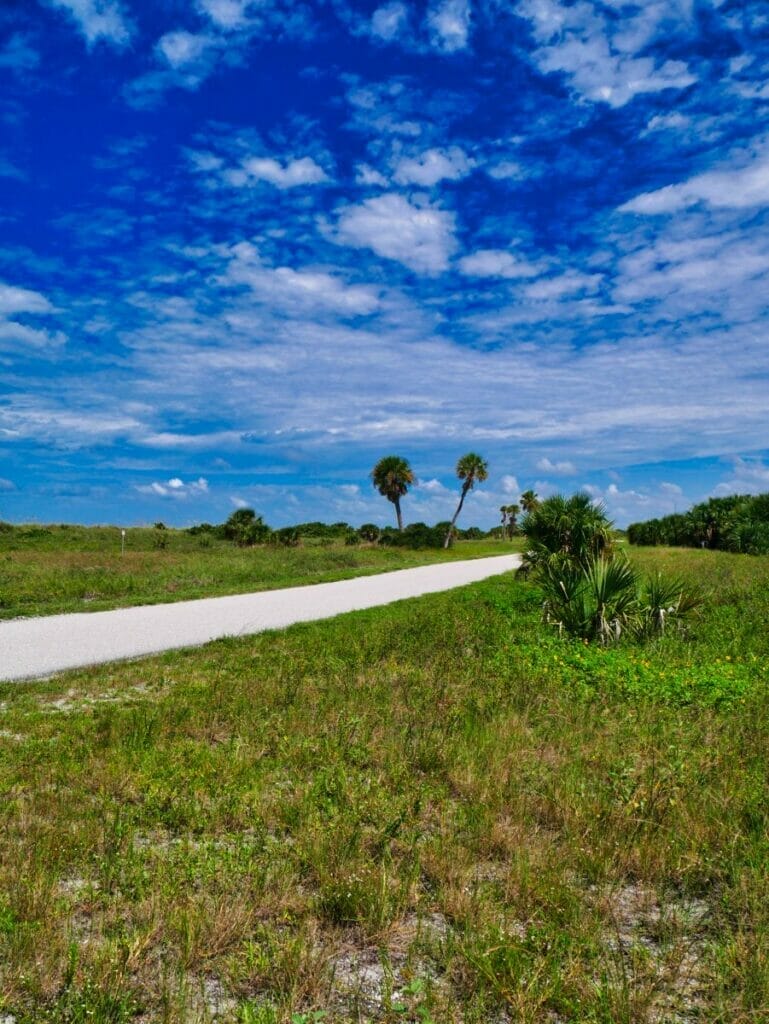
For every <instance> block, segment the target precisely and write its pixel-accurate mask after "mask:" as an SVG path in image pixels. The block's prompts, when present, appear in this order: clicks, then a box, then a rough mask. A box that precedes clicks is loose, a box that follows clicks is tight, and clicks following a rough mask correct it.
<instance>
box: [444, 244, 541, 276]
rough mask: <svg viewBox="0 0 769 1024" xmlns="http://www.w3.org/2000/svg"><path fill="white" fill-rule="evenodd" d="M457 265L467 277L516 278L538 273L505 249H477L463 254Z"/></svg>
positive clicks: (534, 268)
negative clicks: (465, 254)
mask: <svg viewBox="0 0 769 1024" xmlns="http://www.w3.org/2000/svg"><path fill="white" fill-rule="evenodd" d="M458 266H459V270H460V272H461V273H462V274H465V275H466V276H467V277H504V278H516V277H533V276H535V275H536V274H537V273H539V271H538V269H537V268H536V267H535V266H533V265H532V264H531V263H527V262H526V261H525V260H521V259H518V258H517V257H516V256H514V255H513V254H512V253H511V252H509V251H508V250H507V249H477V250H476V251H475V252H472V253H469V254H468V255H467V256H463V257H462V259H461V260H460V261H459V263H458Z"/></svg>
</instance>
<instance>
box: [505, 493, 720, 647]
mask: <svg viewBox="0 0 769 1024" xmlns="http://www.w3.org/2000/svg"><path fill="white" fill-rule="evenodd" d="M521 527H522V529H523V531H524V533H525V534H526V537H527V540H528V541H529V544H530V548H529V550H528V551H527V552H526V555H525V558H524V566H525V570H526V571H527V572H529V573H531V574H532V576H533V579H534V581H535V582H536V583H538V584H539V586H540V587H541V588H542V590H543V592H544V596H545V600H544V604H543V617H544V620H545V622H547V623H550V624H551V625H555V626H557V627H558V631H559V632H561V633H567V634H568V635H569V636H575V637H579V638H581V639H583V640H586V641H588V642H590V641H598V642H599V643H601V644H604V645H606V644H609V643H614V642H616V641H618V640H619V639H620V637H622V636H623V635H624V636H630V637H633V638H635V639H637V640H648V639H650V638H651V637H654V636H660V635H662V634H663V633H664V632H665V629H666V627H667V625H668V623H669V622H676V623H678V624H681V623H682V621H683V619H684V618H685V617H686V616H688V615H689V614H690V613H691V612H692V611H693V610H694V609H695V608H697V607H698V605H699V604H700V603H701V599H700V598H699V596H698V595H697V594H696V593H695V592H694V591H692V590H691V589H690V588H689V587H687V585H686V584H684V583H682V582H680V581H678V580H664V579H663V578H662V577H661V576H659V575H658V576H656V577H654V578H651V579H644V578H643V577H642V576H641V575H640V573H639V572H638V571H637V570H636V569H634V568H633V566H632V565H631V564H630V562H629V561H628V560H627V558H626V557H625V556H624V555H621V556H619V557H616V558H615V557H614V553H613V550H612V545H611V537H612V534H611V529H612V524H611V523H610V522H609V520H608V519H607V518H606V514H605V511H604V509H603V507H602V506H600V505H599V506H595V505H593V504H592V502H591V501H590V498H589V496H588V495H585V494H576V495H574V496H573V497H572V498H568V499H566V498H563V497H562V496H560V495H556V496H555V497H554V498H548V499H546V500H545V501H543V502H542V504H541V505H540V506H539V507H538V508H537V509H535V510H534V511H532V512H530V513H529V514H528V515H527V516H525V517H524V519H523V521H522V523H521Z"/></svg>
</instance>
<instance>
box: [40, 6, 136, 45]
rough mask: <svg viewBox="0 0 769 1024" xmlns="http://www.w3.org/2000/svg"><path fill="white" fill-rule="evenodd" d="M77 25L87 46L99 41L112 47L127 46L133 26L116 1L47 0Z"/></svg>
mask: <svg viewBox="0 0 769 1024" xmlns="http://www.w3.org/2000/svg"><path fill="white" fill-rule="evenodd" d="M49 3H50V4H51V6H53V7H57V8H60V9H62V10H64V11H67V13H68V14H69V15H70V17H71V18H73V19H74V21H75V22H76V23H77V26H78V28H79V29H80V31H81V32H82V34H83V36H84V37H85V40H86V42H87V43H88V46H89V47H90V46H93V44H94V43H97V42H98V41H99V40H100V39H103V40H105V41H106V42H109V43H112V44H113V45H114V46H119V47H120V46H127V45H128V43H129V42H130V41H131V37H132V35H133V26H132V24H131V22H130V20H129V19H128V17H127V16H126V14H125V11H124V9H123V5H122V4H121V3H119V2H118V0H49Z"/></svg>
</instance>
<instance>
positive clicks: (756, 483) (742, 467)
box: [713, 456, 769, 497]
mask: <svg viewBox="0 0 769 1024" xmlns="http://www.w3.org/2000/svg"><path fill="white" fill-rule="evenodd" d="M767 491H769V466H767V465H766V464H765V463H764V461H763V459H759V458H741V457H740V456H736V457H735V458H734V459H733V460H732V471H731V473H730V474H729V476H728V477H727V478H726V479H724V480H722V481H721V482H720V483H718V484H717V485H716V486H715V487H714V488H713V495H714V496H715V497H723V496H725V495H728V494H764V493H766V492H767Z"/></svg>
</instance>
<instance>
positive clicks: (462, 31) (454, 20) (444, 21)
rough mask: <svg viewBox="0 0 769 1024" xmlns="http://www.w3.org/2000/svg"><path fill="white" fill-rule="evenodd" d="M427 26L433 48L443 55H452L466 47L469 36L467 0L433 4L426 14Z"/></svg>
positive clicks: (448, 0)
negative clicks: (440, 51)
mask: <svg viewBox="0 0 769 1024" xmlns="http://www.w3.org/2000/svg"><path fill="white" fill-rule="evenodd" d="M427 26H428V29H429V31H430V38H431V40H432V43H433V45H434V46H436V47H437V48H438V49H440V50H443V51H444V53H454V52H456V51H457V50H463V49H464V48H465V47H466V46H467V40H468V36H469V34H470V4H469V2H468V0H443V2H442V3H438V4H433V6H432V7H431V8H430V10H429V11H428V13H427Z"/></svg>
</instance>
